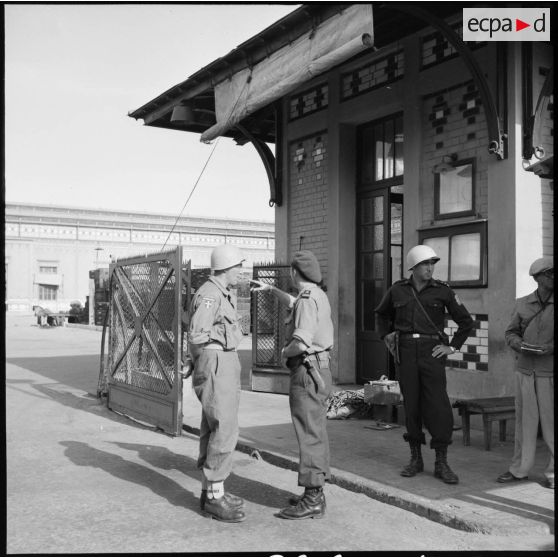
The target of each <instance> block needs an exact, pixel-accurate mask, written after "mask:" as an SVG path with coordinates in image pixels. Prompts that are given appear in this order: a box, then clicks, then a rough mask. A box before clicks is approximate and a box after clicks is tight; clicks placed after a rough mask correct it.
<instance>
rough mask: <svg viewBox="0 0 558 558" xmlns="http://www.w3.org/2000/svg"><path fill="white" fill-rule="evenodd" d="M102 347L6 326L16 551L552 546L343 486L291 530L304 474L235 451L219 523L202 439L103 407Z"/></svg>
mask: <svg viewBox="0 0 558 558" xmlns="http://www.w3.org/2000/svg"><path fill="white" fill-rule="evenodd" d="M100 339H101V334H100V332H98V331H92V330H86V329H74V328H39V327H37V326H36V325H35V324H34V321H33V319H32V318H30V317H17V318H12V317H11V316H8V317H7V324H6V341H7V349H6V352H7V369H6V375H7V377H6V382H7V389H6V412H7V491H8V494H7V496H8V498H7V513H8V517H7V552H8V553H17V554H33V553H45V554H56V553H76V554H86V553H100V554H106V553H127V554H136V553H167V552H180V553H192V554H196V553H201V552H233V553H243V552H249V551H256V552H260V553H264V554H272V553H281V552H288V551H291V552H292V551H297V552H298V551H299V552H310V551H316V552H318V551H323V552H328V553H331V552H334V551H335V552H340V553H343V552H348V551H364V552H381V551H390V550H391V551H394V550H400V551H403V550H412V551H417V550H424V551H429V550H442V551H444V550H447V551H450V550H477V551H483V550H502V549H506V550H532V551H535V550H536V551H542V550H551V549H553V548H554V536H553V535H544V534H540V533H538V534H535V535H533V536H525V535H521V536H518V537H513V536H496V535H482V534H476V533H467V532H464V531H459V530H455V529H452V528H450V527H447V526H444V525H440V524H438V523H435V522H433V521H429V520H428V519H425V518H423V517H419V516H417V515H415V514H413V513H410V512H408V511H404V510H402V509H400V508H397V507H395V506H390V505H387V504H382V503H380V502H377V501H376V500H374V499H372V498H369V497H368V496H366V495H364V494H356V493H354V492H350V491H347V490H344V489H342V488H340V487H339V486H335V485H331V486H328V488H327V498H328V514H327V516H326V517H325V518H324V519H321V520H307V521H300V522H286V521H284V520H281V519H279V518H277V517H276V516H275V513H276V511H277V510H278V509H279V508H280V507H282V506H283V505H284V503H285V501H286V499H287V498H288V497H289V495H290V494H291V493H292V492H293V491H297V489H296V474H295V473H294V472H293V471H290V470H287V469H283V468H280V467H276V466H273V465H270V464H269V463H266V462H264V461H262V460H258V459H255V458H251V457H250V456H249V455H247V454H245V453H239V452H237V453H236V454H235V466H234V474H233V475H232V477H231V478H230V479H229V481H228V483H227V488H228V489H229V490H230V491H231V492H233V493H235V494H237V495H239V496H241V497H243V498H244V499H245V500H246V506H247V516H248V517H247V520H246V522H244V523H242V524H234V525H229V524H223V523H219V522H217V521H213V520H210V519H208V518H206V517H204V516H203V515H202V514H201V513H200V511H199V507H198V500H197V499H198V496H199V480H200V475H199V472H198V471H197V469H196V467H195V459H196V456H197V438H196V437H195V436H193V435H191V434H185V435H184V436H182V437H180V438H171V437H168V436H166V435H163V434H160V433H158V432H155V431H154V430H153V429H152V428H149V427H145V426H143V425H140V424H138V423H135V422H133V421H131V420H129V419H127V418H125V417H122V416H119V415H117V414H115V413H113V412H111V411H109V410H108V409H107V408H106V406H105V405H104V403H101V402H100V401H98V400H97V399H96V398H95V397H94V395H93V394H94V393H95V391H96V386H97V379H98V365H99V358H98V350H99V347H100Z"/></svg>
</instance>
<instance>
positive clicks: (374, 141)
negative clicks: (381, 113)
mask: <svg viewBox="0 0 558 558" xmlns="http://www.w3.org/2000/svg"><path fill="white" fill-rule="evenodd" d="M403 139H404V138H403V116H401V115H398V116H390V117H389V118H385V119H383V120H380V121H378V122H376V123H373V124H372V125H370V124H368V125H366V127H365V128H363V130H362V132H361V138H360V144H361V152H360V169H359V170H360V184H361V185H366V184H371V183H374V184H376V183H382V185H386V184H385V183H386V182H387V181H388V180H390V179H391V180H393V179H397V180H393V182H397V183H401V178H398V177H402V176H403Z"/></svg>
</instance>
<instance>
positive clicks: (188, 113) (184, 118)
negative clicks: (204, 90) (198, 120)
mask: <svg viewBox="0 0 558 558" xmlns="http://www.w3.org/2000/svg"><path fill="white" fill-rule="evenodd" d="M170 121H171V122H174V123H175V124H191V123H192V122H194V121H195V118H194V109H193V108H192V105H191V104H190V103H187V104H183V105H177V106H176V107H174V108H173V109H172V114H171V117H170Z"/></svg>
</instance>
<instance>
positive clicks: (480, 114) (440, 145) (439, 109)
mask: <svg viewBox="0 0 558 558" xmlns="http://www.w3.org/2000/svg"><path fill="white" fill-rule="evenodd" d="M422 114H423V120H422V128H423V153H422V155H423V157H422V159H423V161H424V165H423V166H422V176H421V178H422V180H421V199H422V216H423V223H422V224H423V226H427V225H431V224H433V221H434V174H433V173H432V168H433V167H434V166H435V165H437V164H438V163H440V162H441V161H442V157H443V156H444V155H449V154H452V153H456V154H457V157H458V159H459V160H462V159H469V158H473V157H474V158H475V208H474V209H475V212H476V213H477V214H478V216H479V217H482V218H486V217H487V216H488V170H487V169H488V157H489V154H488V150H487V145H488V133H487V130H486V121H485V118H484V109H483V107H482V106H481V98H480V94H479V92H478V90H477V89H476V88H475V85H474V84H473V82H468V83H465V84H461V85H459V86H455V87H453V88H450V89H444V90H443V91H439V92H437V93H435V94H432V95H428V96H427V97H425V98H424V99H423V111H422Z"/></svg>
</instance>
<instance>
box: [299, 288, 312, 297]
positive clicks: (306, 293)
mask: <svg viewBox="0 0 558 558" xmlns="http://www.w3.org/2000/svg"><path fill="white" fill-rule="evenodd" d="M310 294H311V291H310V289H306V290H305V291H302V292H301V293H300V298H310Z"/></svg>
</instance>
